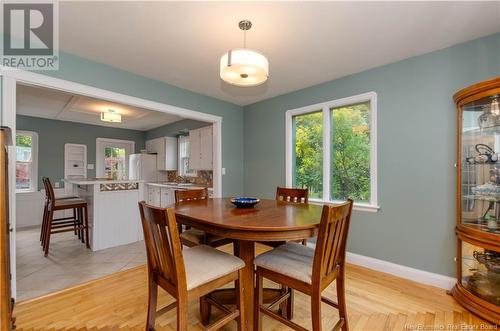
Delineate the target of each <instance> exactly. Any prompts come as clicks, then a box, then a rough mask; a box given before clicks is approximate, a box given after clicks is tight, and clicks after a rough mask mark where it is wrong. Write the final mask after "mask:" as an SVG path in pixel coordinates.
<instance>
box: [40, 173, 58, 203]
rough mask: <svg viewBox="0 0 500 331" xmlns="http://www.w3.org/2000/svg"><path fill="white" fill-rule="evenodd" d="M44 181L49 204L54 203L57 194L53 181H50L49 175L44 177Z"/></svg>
mask: <svg viewBox="0 0 500 331" xmlns="http://www.w3.org/2000/svg"><path fill="white" fill-rule="evenodd" d="M42 182H43V186H44V189H45V197H46V199H47V202H48V203H49V204H53V203H54V201H55V200H56V195H55V193H54V188H53V186H52V183H51V182H50V179H49V178H48V177H42Z"/></svg>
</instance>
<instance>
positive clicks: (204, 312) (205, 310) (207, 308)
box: [200, 296, 212, 326]
mask: <svg viewBox="0 0 500 331" xmlns="http://www.w3.org/2000/svg"><path fill="white" fill-rule="evenodd" d="M211 314H212V306H211V305H210V303H208V301H207V300H206V296H202V297H200V315H201V324H203V325H204V326H207V325H209V324H210V315H211Z"/></svg>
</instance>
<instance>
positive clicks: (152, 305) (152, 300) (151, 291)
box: [146, 275, 158, 331]
mask: <svg viewBox="0 0 500 331" xmlns="http://www.w3.org/2000/svg"><path fill="white" fill-rule="evenodd" d="M148 278H149V281H148V285H149V286H148V287H149V288H148V317H147V321H146V331H154V330H155V320H156V304H157V302H158V284H156V283H155V282H154V281H153V279H152V276H151V275H150V276H149V277H148Z"/></svg>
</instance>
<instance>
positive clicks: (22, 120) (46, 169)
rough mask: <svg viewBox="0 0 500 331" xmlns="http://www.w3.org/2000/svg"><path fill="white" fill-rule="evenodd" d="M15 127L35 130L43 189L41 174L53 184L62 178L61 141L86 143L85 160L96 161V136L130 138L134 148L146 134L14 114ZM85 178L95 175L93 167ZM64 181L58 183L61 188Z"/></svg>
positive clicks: (62, 153) (40, 175) (62, 146)
mask: <svg viewBox="0 0 500 331" xmlns="http://www.w3.org/2000/svg"><path fill="white" fill-rule="evenodd" d="M16 124H17V130H29V131H35V132H37V133H38V177H39V178H38V189H42V187H43V186H42V181H41V178H42V176H47V177H49V178H50V179H51V180H52V182H53V183H55V182H57V181H61V180H62V179H63V178H64V144H66V143H73V144H84V145H87V163H93V164H94V165H95V162H96V159H95V157H96V139H97V138H112V139H124V140H133V141H134V142H135V151H136V152H139V151H140V150H141V149H142V148H144V142H145V139H144V138H145V133H144V132H143V131H137V130H127V129H117V128H109V127H104V126H97V125H88V124H80V123H74V122H66V121H57V120H49V119H44V118H38V117H30V116H22V115H17V116H16ZM87 176H88V177H95V169H94V170H88V171H87ZM62 186H63V183H62V182H61V187H62Z"/></svg>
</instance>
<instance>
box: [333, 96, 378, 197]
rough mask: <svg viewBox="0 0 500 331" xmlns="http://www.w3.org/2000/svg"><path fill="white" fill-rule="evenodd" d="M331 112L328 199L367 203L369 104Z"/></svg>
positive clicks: (368, 184)
mask: <svg viewBox="0 0 500 331" xmlns="http://www.w3.org/2000/svg"><path fill="white" fill-rule="evenodd" d="M332 113H333V126H332V134H331V138H332V144H331V161H330V162H331V168H330V169H331V188H330V195H331V199H332V200H345V199H347V198H351V199H354V200H355V201H362V202H369V201H370V108H369V104H368V103H363V104H358V105H353V106H349V107H341V108H336V109H333V110H332Z"/></svg>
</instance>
